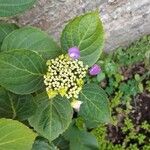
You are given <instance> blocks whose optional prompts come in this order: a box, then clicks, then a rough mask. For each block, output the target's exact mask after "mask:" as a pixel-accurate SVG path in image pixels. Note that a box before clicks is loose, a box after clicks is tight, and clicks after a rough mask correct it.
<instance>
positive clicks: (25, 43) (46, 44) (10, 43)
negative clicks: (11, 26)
mask: <svg viewBox="0 0 150 150" xmlns="http://www.w3.org/2000/svg"><path fill="white" fill-rule="evenodd" d="M14 49H28V50H34V51H37V52H38V53H40V54H41V55H42V56H43V58H46V59H48V58H55V57H56V56H58V55H60V54H61V51H60V48H59V47H58V45H57V44H56V42H54V41H53V39H52V38H51V37H50V36H49V35H47V34H46V33H45V32H43V31H41V30H40V29H38V28H34V27H24V28H21V29H18V30H16V31H14V32H12V33H11V34H9V35H8V36H7V37H6V38H5V40H4V42H3V44H2V48H1V50H2V51H7V50H14Z"/></svg>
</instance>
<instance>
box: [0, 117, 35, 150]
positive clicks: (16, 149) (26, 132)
mask: <svg viewBox="0 0 150 150" xmlns="http://www.w3.org/2000/svg"><path fill="white" fill-rule="evenodd" d="M35 137H36V134H35V133H34V132H32V130H30V129H29V128H28V127H26V126H25V125H24V124H22V123H20V122H18V121H15V120H11V119H0V150H31V148H32V144H33V142H34V139H35Z"/></svg>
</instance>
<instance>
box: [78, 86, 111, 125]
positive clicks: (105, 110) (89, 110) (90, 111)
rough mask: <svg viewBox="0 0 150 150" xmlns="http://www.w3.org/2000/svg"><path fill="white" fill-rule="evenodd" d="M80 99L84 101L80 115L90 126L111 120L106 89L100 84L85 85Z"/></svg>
mask: <svg viewBox="0 0 150 150" xmlns="http://www.w3.org/2000/svg"><path fill="white" fill-rule="evenodd" d="M79 100H80V101H82V102H83V104H82V105H81V107H80V111H79V115H80V116H82V117H83V118H84V120H85V121H86V123H87V125H88V126H90V127H95V126H96V125H98V124H99V123H108V122H110V117H111V116H110V108H109V100H108V98H107V95H106V93H105V91H104V90H103V89H101V88H100V87H99V86H98V85H96V84H88V85H85V86H84V88H83V90H82V92H81V93H80V95H79Z"/></svg>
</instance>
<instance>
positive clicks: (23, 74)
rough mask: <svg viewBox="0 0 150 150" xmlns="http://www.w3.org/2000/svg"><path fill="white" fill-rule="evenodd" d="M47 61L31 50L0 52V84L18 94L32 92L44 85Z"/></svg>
mask: <svg viewBox="0 0 150 150" xmlns="http://www.w3.org/2000/svg"><path fill="white" fill-rule="evenodd" d="M45 69H46V65H45V61H44V60H43V59H42V58H41V57H40V55H39V54H38V53H36V52H34V51H29V50H12V51H8V52H2V53H0V85H2V86H3V87H5V88H6V89H8V90H10V91H12V92H14V93H16V94H22V95H24V94H30V93H33V92H35V91H37V90H39V89H41V86H42V85H43V75H44V73H45Z"/></svg>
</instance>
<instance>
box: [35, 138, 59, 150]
mask: <svg viewBox="0 0 150 150" xmlns="http://www.w3.org/2000/svg"><path fill="white" fill-rule="evenodd" d="M32 150H58V149H57V148H56V146H55V145H53V144H52V143H51V144H49V143H48V141H47V140H46V139H44V138H41V137H38V138H37V139H36V140H35V142H34V144H33V147H32Z"/></svg>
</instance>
